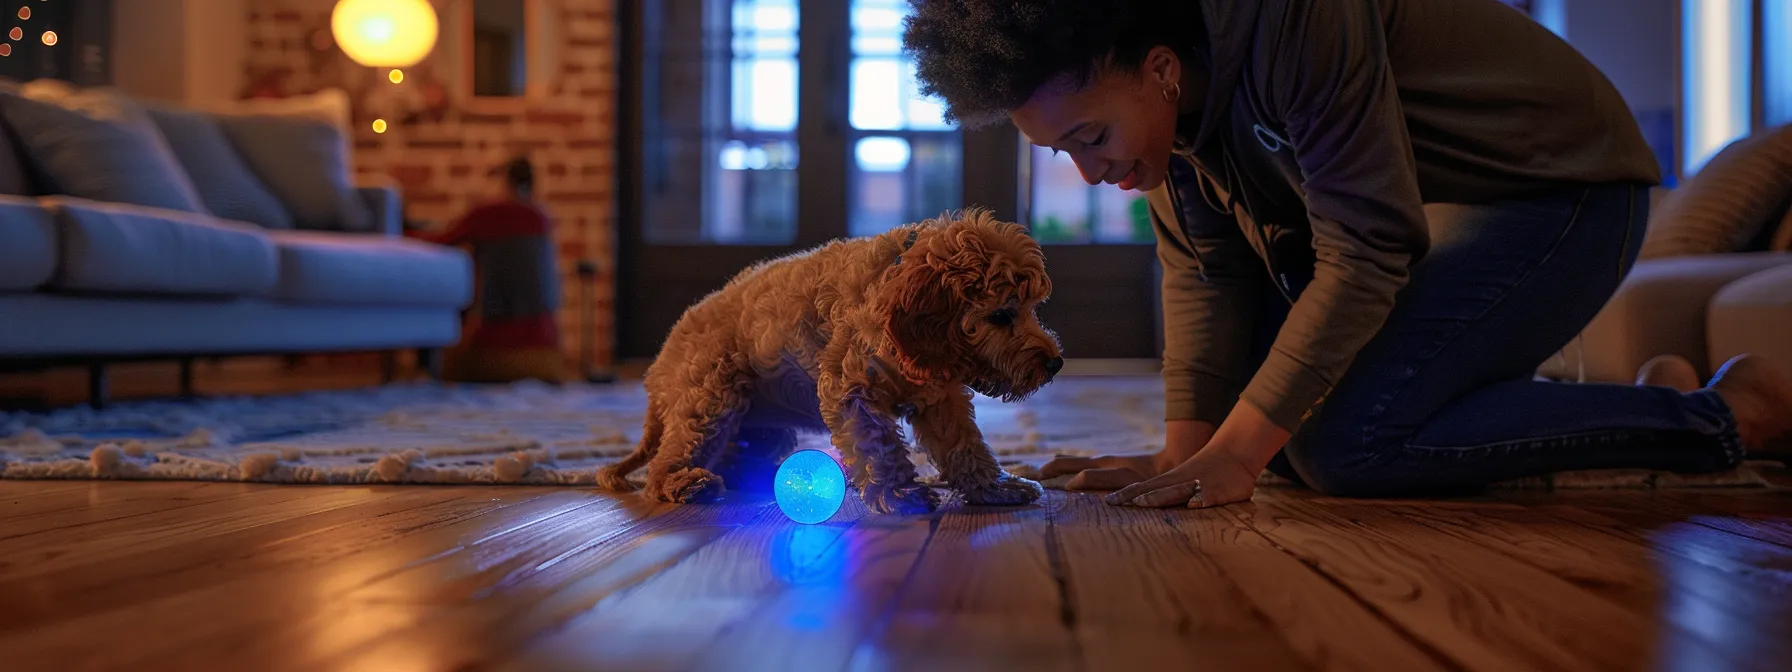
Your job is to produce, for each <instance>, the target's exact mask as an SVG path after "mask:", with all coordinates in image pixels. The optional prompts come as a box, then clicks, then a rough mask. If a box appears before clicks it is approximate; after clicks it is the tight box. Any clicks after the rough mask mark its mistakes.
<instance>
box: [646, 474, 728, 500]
mask: <svg viewBox="0 0 1792 672" xmlns="http://www.w3.org/2000/svg"><path fill="white" fill-rule="evenodd" d="M722 490H723V486H722V477H721V476H717V475H716V474H714V473H711V472H710V471H709V470H708V469H698V468H695V467H692V468H690V469H681V470H679V471H675V472H672V473H670V474H667V475H666V480H665V481H664V482H662V483H660V487H659V499H660V501H664V502H671V503H673V504H703V503H707V502H713V501H715V500H716V499H717V498H719V497H721V496H722Z"/></svg>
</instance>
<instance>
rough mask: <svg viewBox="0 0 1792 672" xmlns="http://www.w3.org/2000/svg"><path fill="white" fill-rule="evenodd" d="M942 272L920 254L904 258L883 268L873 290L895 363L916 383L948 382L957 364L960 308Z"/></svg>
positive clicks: (961, 337) (961, 314)
mask: <svg viewBox="0 0 1792 672" xmlns="http://www.w3.org/2000/svg"><path fill="white" fill-rule="evenodd" d="M915 256H917V257H919V256H921V255H915ZM944 275H945V274H944V273H941V272H940V269H939V268H937V267H935V266H933V265H930V264H928V263H927V261H926V260H925V259H910V260H905V261H903V262H902V263H900V264H898V265H896V266H895V267H893V268H891V269H890V270H889V271H887V272H885V274H884V278H883V282H882V283H881V285H880V286H879V287H878V290H877V294H876V298H875V306H876V308H877V310H878V312H879V316H880V318H881V319H882V320H883V322H884V336H885V337H886V338H888V339H890V344H891V345H893V346H894V347H895V350H896V358H897V362H896V365H897V369H898V370H899V371H901V373H902V375H903V377H906V378H908V379H909V380H912V381H914V382H917V383H936V382H937V383H943V382H950V381H951V380H952V379H953V378H954V377H955V376H954V374H955V373H957V371H956V370H957V369H959V368H960V367H959V364H960V353H961V352H963V347H964V345H963V343H964V337H963V335H962V334H961V333H959V332H960V326H959V324H958V321H959V320H960V319H961V318H962V317H963V313H964V309H963V306H962V305H961V304H960V301H959V299H958V295H957V293H956V292H954V291H953V290H952V288H951V287H950V286H949V285H948V284H947V283H946V281H945V280H946V278H945V277H944Z"/></svg>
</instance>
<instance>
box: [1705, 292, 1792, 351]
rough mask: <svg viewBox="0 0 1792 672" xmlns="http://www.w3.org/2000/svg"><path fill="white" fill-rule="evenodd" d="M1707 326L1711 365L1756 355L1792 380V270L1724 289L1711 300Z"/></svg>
mask: <svg viewBox="0 0 1792 672" xmlns="http://www.w3.org/2000/svg"><path fill="white" fill-rule="evenodd" d="M1708 320H1709V321H1708V322H1707V329H1708V332H1709V339H1710V351H1711V361H1712V363H1713V364H1714V365H1718V364H1722V363H1723V362H1724V361H1726V360H1728V359H1729V358H1731V357H1735V356H1736V355H1740V354H1754V355H1760V356H1761V357H1763V358H1766V359H1767V360H1768V361H1770V362H1773V363H1774V364H1776V365H1778V366H1779V368H1780V370H1781V371H1784V372H1785V373H1786V375H1788V376H1792V266H1780V267H1778V268H1772V269H1768V270H1765V271H1761V272H1759V273H1755V274H1753V275H1750V276H1748V277H1745V278H1742V279H1740V280H1737V281H1735V282H1732V283H1730V284H1729V285H1726V286H1724V288H1723V290H1722V291H1719V292H1718V293H1717V295H1716V296H1713V297H1711V308H1710V313H1709V317H1708Z"/></svg>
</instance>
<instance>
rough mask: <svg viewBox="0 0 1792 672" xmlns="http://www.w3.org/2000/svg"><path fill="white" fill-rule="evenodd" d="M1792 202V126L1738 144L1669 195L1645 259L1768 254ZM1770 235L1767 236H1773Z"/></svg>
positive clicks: (1652, 220)
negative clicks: (1769, 238)
mask: <svg viewBox="0 0 1792 672" xmlns="http://www.w3.org/2000/svg"><path fill="white" fill-rule="evenodd" d="M1788 202H1792V124H1787V125H1784V126H1780V127H1778V128H1773V129H1768V130H1764V131H1761V132H1759V133H1755V134H1754V135H1751V136H1748V137H1745V138H1742V139H1739V140H1737V141H1735V142H1732V143H1730V144H1729V145H1728V146H1726V147H1724V149H1723V150H1722V151H1720V152H1718V153H1717V155H1716V156H1713V157H1712V158H1711V160H1710V161H1709V162H1707V163H1706V164H1705V166H1704V167H1703V168H1700V169H1699V173H1698V174H1697V175H1695V176H1694V177H1693V178H1692V179H1690V180H1687V182H1686V183H1685V184H1683V185H1681V186H1680V188H1678V189H1675V190H1673V191H1671V192H1669V193H1668V194H1667V195H1666V196H1665V197H1664V198H1662V200H1661V206H1660V207H1659V208H1656V209H1655V210H1654V211H1653V213H1651V216H1650V217H1649V231H1648V233H1647V234H1645V235H1644V237H1643V250H1642V255H1641V257H1642V258H1643V259H1658V258H1662V257H1677V256H1685V255H1694V254H1721V253H1725V252H1743V251H1758V250H1764V249H1767V245H1766V242H1767V241H1766V237H1764V236H1763V235H1762V234H1763V232H1764V231H1765V230H1766V229H1767V227H1769V226H1771V225H1773V224H1774V223H1776V222H1777V221H1778V219H1779V215H1780V213H1781V212H1784V210H1783V208H1785V207H1786V204H1787V203H1788ZM1770 235H1771V234H1770V233H1769V236H1770Z"/></svg>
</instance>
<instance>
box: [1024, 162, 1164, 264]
mask: <svg viewBox="0 0 1792 672" xmlns="http://www.w3.org/2000/svg"><path fill="white" fill-rule="evenodd" d="M1022 142H1025V140H1023V141H1022ZM1029 156H1030V157H1031V161H1030V166H1029V168H1030V169H1031V170H1030V171H1029V172H1030V173H1031V180H1030V182H1031V184H1030V185H1029V194H1030V198H1029V199H1028V205H1029V207H1028V208H1027V211H1028V221H1029V222H1030V224H1029V225H1030V226H1031V227H1032V229H1033V237H1034V238H1037V239H1038V240H1039V242H1041V243H1048V244H1049V243H1058V244H1089V243H1139V244H1149V243H1154V242H1156V240H1157V239H1156V237H1155V236H1153V234H1152V233H1151V209H1150V206H1149V205H1148V204H1147V203H1146V201H1145V194H1143V193H1141V192H1138V191H1125V190H1122V189H1120V188H1119V187H1116V186H1114V185H1111V184H1100V185H1093V186H1091V185H1090V184H1089V183H1087V182H1084V181H1083V176H1082V174H1080V173H1078V172H1077V170H1076V163H1074V162H1072V161H1071V160H1070V155H1069V154H1058V155H1056V156H1053V155H1052V150H1050V149H1047V148H1044V147H1039V146H1033V145H1029Z"/></svg>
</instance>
